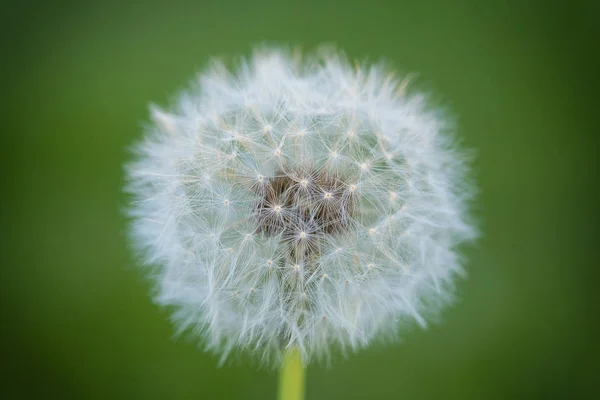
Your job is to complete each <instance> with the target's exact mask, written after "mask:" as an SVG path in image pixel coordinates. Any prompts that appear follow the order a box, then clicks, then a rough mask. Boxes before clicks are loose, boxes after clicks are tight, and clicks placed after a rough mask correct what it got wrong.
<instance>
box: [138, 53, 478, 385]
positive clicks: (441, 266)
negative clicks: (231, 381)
mask: <svg viewBox="0 0 600 400" xmlns="http://www.w3.org/2000/svg"><path fill="white" fill-rule="evenodd" d="M426 100H427V99H426V97H425V96H423V95H421V94H418V93H416V94H409V93H407V92H406V81H405V80H401V79H398V78H396V77H394V76H393V75H390V74H389V73H388V72H387V71H386V69H385V68H384V67H383V66H380V65H375V66H368V65H359V66H358V67H353V66H351V65H350V63H349V62H348V61H347V60H346V59H345V58H344V57H343V56H342V55H340V54H338V53H337V52H335V51H324V52H319V53H318V55H316V56H308V57H304V58H302V57H299V56H296V55H295V54H288V53H286V52H283V51H278V50H269V49H267V50H260V51H257V52H256V53H254V55H253V56H252V57H250V58H249V59H248V60H246V61H243V62H242V63H241V66H240V67H239V69H238V70H237V72H235V73H231V72H229V71H228V70H227V69H226V68H225V66H224V65H223V64H221V63H218V62H215V63H214V65H213V66H212V67H210V68H209V69H208V70H207V71H205V72H203V73H202V74H200V76H199V77H198V80H197V81H196V82H194V84H193V85H192V87H191V88H190V89H189V90H188V91H186V92H184V93H183V94H182V95H181V97H180V98H179V100H178V102H177V103H176V104H175V105H174V107H172V109H170V110H168V111H166V110H162V109H159V108H157V107H152V110H151V113H152V121H153V124H152V125H150V126H149V127H148V128H147V129H146V135H145V137H144V139H143V140H142V141H141V142H140V143H139V144H137V146H136V147H135V150H136V153H137V155H136V159H135V160H134V161H133V162H131V163H130V164H128V166H127V177H128V186H127V191H128V193H130V194H131V195H132V197H133V202H132V204H131V206H130V208H129V212H130V215H131V217H132V238H133V241H134V243H135V244H136V245H137V247H138V248H139V249H140V250H141V253H142V254H143V258H144V260H145V261H146V264H148V265H152V266H153V267H154V268H153V269H152V270H151V271H152V273H151V279H152V281H153V282H154V284H155V300H156V302H157V303H158V304H160V305H162V306H168V307H169V308H170V309H171V310H172V311H173V321H174V323H175V324H176V326H177V327H178V329H179V331H181V332H183V331H193V332H196V333H199V334H200V336H201V337H202V342H203V343H204V344H205V345H206V347H207V348H208V349H209V350H212V351H214V352H216V353H217V354H220V355H221V357H222V360H225V358H226V357H227V355H228V354H229V353H230V352H231V351H233V350H246V351H249V352H251V353H253V354H254V355H255V356H256V357H258V358H259V359H260V360H261V361H264V362H266V363H270V365H281V364H282V363H283V365H284V366H285V367H284V370H286V371H287V370H290V371H292V370H294V369H296V370H297V369H298V368H299V365H302V364H307V363H309V362H311V361H312V360H314V359H326V358H328V356H329V354H330V353H331V350H332V349H337V350H339V351H341V352H348V351H355V350H358V349H360V348H363V347H365V346H367V345H368V344H369V343H371V342H372V341H373V340H375V339H378V338H385V337H394V336H395V335H396V333H397V331H398V329H399V328H401V327H403V326H405V325H407V324H410V321H411V320H412V321H416V322H417V323H418V324H420V325H422V326H425V324H426V320H427V319H428V318H429V317H430V316H431V315H432V314H433V313H435V312H436V311H438V310H439V309H440V306H442V305H444V304H446V303H448V302H449V301H450V300H451V298H452V288H453V281H454V279H455V277H456V276H457V275H458V274H460V273H461V265H460V261H461V260H460V257H459V254H458V252H457V246H458V245H459V244H460V243H461V242H464V241H467V240H470V239H473V238H474V237H475V232H474V229H473V227H472V225H471V223H470V222H469V219H468V218H467V213H466V211H467V210H466V207H467V206H468V202H469V199H470V198H471V195H472V188H471V185H470V184H469V182H468V180H467V179H466V175H467V172H468V168H467V166H466V165H465V156H464V153H463V152H462V151H460V150H459V149H458V148H457V146H456V145H455V143H454V140H453V137H452V135H451V132H449V127H448V124H447V122H446V121H445V119H444V116H443V115H442V114H441V113H440V112H439V111H437V110H435V109H430V108H429V107H428V106H427V103H426ZM286 376H287V377H288V378H289V375H286V374H284V375H283V378H282V379H283V381H284V382H286V379H288V378H286ZM282 385H283V387H284V388H285V387H288V386H289V387H291V386H290V385H288V384H287V383H284V384H282Z"/></svg>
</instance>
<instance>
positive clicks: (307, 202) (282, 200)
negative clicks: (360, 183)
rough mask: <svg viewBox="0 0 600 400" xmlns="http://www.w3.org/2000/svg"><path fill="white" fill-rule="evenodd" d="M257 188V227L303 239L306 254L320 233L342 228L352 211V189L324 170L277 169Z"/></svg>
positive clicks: (349, 220)
mask: <svg viewBox="0 0 600 400" xmlns="http://www.w3.org/2000/svg"><path fill="white" fill-rule="evenodd" d="M257 191H258V193H257V194H259V196H260V200H259V202H258V204H257V205H256V209H255V214H256V218H257V222H258V226H259V228H260V230H261V231H262V232H264V233H266V234H269V235H281V236H282V238H283V240H285V241H290V242H304V243H305V244H306V246H307V247H306V251H305V252H307V253H311V252H312V251H311V247H314V245H317V244H318V241H319V240H318V239H319V238H320V237H322V235H323V234H335V233H340V232H342V231H344V230H345V229H346V228H347V227H348V226H349V224H350V223H351V221H352V217H353V216H354V214H355V209H356V204H355V203H356V201H355V198H354V188H352V187H350V186H348V185H347V184H346V183H344V181H343V180H342V179H341V177H340V176H338V175H336V174H332V173H329V172H327V171H314V170H307V171H288V172H284V171H280V172H279V173H277V174H275V176H274V177H272V178H269V179H265V182H264V184H263V185H261V186H260V187H259V188H258V189H257Z"/></svg>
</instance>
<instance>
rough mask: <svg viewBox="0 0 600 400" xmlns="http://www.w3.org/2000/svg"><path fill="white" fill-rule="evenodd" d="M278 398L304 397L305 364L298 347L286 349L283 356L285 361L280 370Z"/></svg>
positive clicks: (301, 399) (294, 398) (292, 398)
mask: <svg viewBox="0 0 600 400" xmlns="http://www.w3.org/2000/svg"><path fill="white" fill-rule="evenodd" d="M278 399H279V400H303V399H304V366H303V365H302V357H301V356H300V352H299V351H298V349H297V348H293V349H290V350H288V351H286V352H285V354H284V356H283V363H282V365H281V370H280V371H279V397H278Z"/></svg>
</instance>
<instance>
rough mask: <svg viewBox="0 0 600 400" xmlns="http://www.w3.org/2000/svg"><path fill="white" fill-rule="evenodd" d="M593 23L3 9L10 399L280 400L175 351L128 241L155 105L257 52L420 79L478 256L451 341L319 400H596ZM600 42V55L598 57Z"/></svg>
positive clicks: (599, 350) (413, 345)
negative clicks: (337, 55) (134, 147)
mask: <svg viewBox="0 0 600 400" xmlns="http://www.w3.org/2000/svg"><path fill="white" fill-rule="evenodd" d="M598 11H599V7H598V6H597V5H592V3H590V4H585V3H583V2H579V3H578V2H567V1H564V2H552V1H529V2H527V1H502V2H500V1H489V2H486V1H481V0H480V1H477V0H473V1H436V2H418V1H412V2H405V3H404V2H400V1H395V2H394V1H389V2H383V1H375V0H373V1H370V2H358V1H350V0H347V1H337V2H325V1H316V0H315V1H312V0H311V1H301V0H298V1H295V2H287V1H283V0H279V1H256V2H252V1H246V0H237V1H210V2H208V1H207V2H202V1H195V2H191V1H190V2H187V3H183V2H173V1H164V2H158V1H152V2H127V1H96V2H92V1H89V2H85V1H74V2H71V3H69V2H57V1H38V2H35V1H11V2H8V3H6V2H3V5H2V6H1V9H0V15H1V16H0V18H1V19H0V22H1V24H0V26H1V28H0V29H1V33H2V34H1V38H2V39H1V40H2V53H1V55H0V58H1V59H2V61H1V67H0V68H2V71H1V79H2V81H3V82H2V86H1V87H2V94H1V98H2V99H3V101H2V104H1V111H0V113H1V114H2V119H1V135H2V136H1V137H2V138H1V140H2V147H1V148H2V161H1V163H2V169H1V175H2V179H3V184H2V188H3V189H4V190H2V193H3V194H2V197H1V199H2V207H0V212H1V221H0V222H1V229H0V233H1V235H2V237H1V241H0V246H1V248H0V249H1V254H0V257H1V258H0V261H1V263H2V264H1V270H0V271H1V272H0V274H1V275H0V300H1V319H0V323H1V337H0V351H1V353H0V357H1V361H0V365H1V367H2V372H1V374H0V379H1V387H0V396H1V395H3V398H14V399H21V398H53V397H57V398H77V399H84V398H86V399H87V398H102V399H109V398H115V399H121V398H123V399H125V398H145V399H212V398H218V399H221V398H222V399H228V398H231V399H234V398H235V399H253V398H255V399H269V398H274V396H275V389H276V378H277V376H276V373H275V372H269V371H265V370H261V369H257V368H255V367H254V366H252V365H251V364H250V363H248V362H247V361H245V360H242V361H240V360H237V361H236V360H234V361H232V362H230V363H229V364H227V365H226V366H224V367H221V368H218V367H217V361H218V360H217V358H216V357H214V356H211V355H208V354H205V353H203V352H202V351H201V350H199V349H198V348H197V343H195V342H194V341H192V340H186V339H174V338H173V336H172V335H173V333H172V332H173V330H172V328H171V326H170V323H169V322H168V315H167V313H166V312H165V311H162V310H159V309H158V308H156V307H155V306H154V305H153V304H152V303H151V301H150V299H149V294H148V292H149V285H148V283H147V282H146V281H145V280H144V279H143V278H142V276H141V274H140V273H139V270H138V269H137V267H136V262H135V260H134V258H133V256H132V255H131V252H130V251H129V249H128V247H127V243H126V240H125V237H124V234H125V231H126V224H125V220H124V218H123V217H122V215H121V209H122V207H123V204H124V201H125V198H124V196H123V194H122V192H121V187H122V184H123V176H122V164H123V162H124V161H125V160H126V159H127V152H126V148H127V146H128V145H130V144H131V143H132V141H133V140H134V139H135V138H138V137H139V136H140V134H141V125H142V123H143V122H144V121H145V120H146V119H147V116H148V109H147V106H148V103H149V102H157V103H159V104H163V105H164V104H167V103H168V102H169V100H171V99H172V96H173V95H174V94H175V93H176V92H177V90H179V89H182V88H183V87H185V85H186V84H187V82H188V81H189V79H190V78H191V77H192V76H193V75H194V74H195V73H196V72H197V70H198V69H200V68H202V67H203V66H204V65H206V62H207V60H208V58H209V57H210V56H212V55H217V56H219V55H223V56H235V55H237V54H240V53H241V54H248V53H249V52H250V49H251V48H252V46H253V45H255V44H260V43H263V42H264V41H267V42H270V43H275V44H278V43H281V44H291V45H296V44H299V45H302V46H303V47H304V48H306V49H313V48H314V47H315V46H317V45H318V44H319V43H321V42H333V43H336V44H337V45H338V46H339V47H340V48H342V49H344V50H346V51H347V53H348V54H349V55H350V56H351V57H353V58H364V57H369V59H374V60H377V59H380V58H384V59H386V60H388V61H389V62H390V63H391V64H392V65H394V66H395V67H397V68H398V70H400V71H406V72H417V73H418V74H419V80H418V83H417V86H420V87H422V88H426V89H427V90H431V91H433V93H435V98H436V99H438V100H439V101H440V102H441V103H443V104H445V105H446V106H447V107H448V108H450V109H451V110H452V112H453V113H454V114H456V115H457V116H458V124H459V126H460V134H461V136H462V137H463V138H464V143H465V146H467V147H471V148H474V149H476V150H477V154H478V155H477V160H476V162H475V164H474V170H475V173H476V176H477V180H478V182H479V186H480V189H481V193H480V195H479V197H478V199H477V204H476V214H477V215H478V216H479V220H480V223H481V229H482V233H483V236H482V238H481V240H480V241H479V243H478V244H477V245H476V246H472V247H469V248H468V249H467V251H466V252H467V255H468V257H469V263H468V265H467V270H468V274H469V278H468V279H467V280H464V281H462V282H461V283H460V284H459V287H458V293H459V297H460V299H461V300H460V302H459V303H458V304H456V305H455V306H453V307H451V308H449V309H448V310H447V311H446V312H445V313H444V316H443V320H442V323H440V324H437V325H434V326H432V327H430V329H428V330H426V331H422V330H420V329H412V330H410V331H409V332H408V333H407V334H405V335H404V336H403V340H402V342H399V343H395V344H391V345H381V344H379V345H374V346H372V347H370V348H369V349H367V350H364V351H362V352H360V353H358V354H355V355H351V356H350V357H348V358H347V359H340V358H338V359H336V360H335V362H334V363H333V365H332V366H331V368H327V367H324V366H318V365H315V366H312V365H311V366H310V368H309V370H308V388H307V395H308V399H336V398H340V399H349V398H369V399H531V398H544V399H546V398H552V399H554V398H564V399H567V398H569V399H587V398H600V397H596V396H599V395H600V393H599V390H598V389H599V386H600V384H599V382H598V381H599V380H600V368H599V365H600V345H599V343H600V329H599V327H600V323H599V322H600V321H599V317H600V311H599V307H598V305H599V304H600V295H599V282H600V280H599V279H598V278H599V276H598V275H599V274H598V270H599V266H600V263H598V258H597V257H596V254H595V253H596V249H595V248H594V247H596V246H597V238H598V235H597V234H598V224H599V222H600V221H599V218H598V212H597V208H598V204H599V203H600V202H599V201H598V195H597V193H598V183H599V180H598V177H597V175H596V174H597V170H598V161H597V157H598V144H599V140H598V136H599V135H600V130H599V125H598V123H597V122H598V118H597V113H598V109H599V107H598V101H597V99H598V96H599V95H600V85H598V72H599V71H600V64H599V62H598V60H597V59H596V58H595V53H596V52H597V50H598V49H597V47H595V46H598V42H597V40H596V39H595V35H598V34H600V32H599V31H600V29H597V28H596V27H595V26H594V24H597V21H598V17H599V15H600V14H599V12H598ZM599 37H600V36H599Z"/></svg>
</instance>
